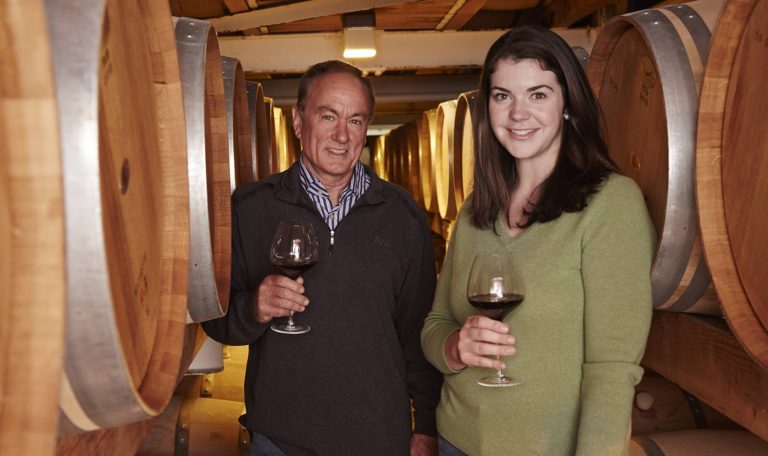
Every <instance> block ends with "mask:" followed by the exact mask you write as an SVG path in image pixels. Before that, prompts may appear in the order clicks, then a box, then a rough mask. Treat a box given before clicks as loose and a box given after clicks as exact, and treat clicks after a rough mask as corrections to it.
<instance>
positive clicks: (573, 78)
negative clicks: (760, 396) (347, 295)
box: [421, 26, 655, 456]
mask: <svg viewBox="0 0 768 456" xmlns="http://www.w3.org/2000/svg"><path fill="white" fill-rule="evenodd" d="M477 112H478V124H477V143H476V148H475V150H476V152H475V171H474V182H475V183H474V192H473V194H472V195H471V196H470V197H469V198H468V199H467V201H466V204H464V206H463V207H462V210H461V213H460V215H459V217H458V220H457V222H456V226H455V228H454V231H453V235H452V238H451V241H450V245H449V247H448V252H447V255H446V259H445V262H444V264H443V269H442V272H441V275H440V278H439V281H438V288H437V292H436V295H435V301H434V304H433V308H432V311H431V312H430V314H429V316H428V317H427V319H426V321H425V325H424V329H423V331H422V335H421V339H422V346H423V348H424V352H425V354H426V356H427V358H428V359H429V361H430V362H431V363H432V364H433V365H435V366H436V367H437V368H438V369H439V370H441V371H442V372H443V374H444V376H445V383H444V385H443V389H442V395H441V401H440V404H439V406H438V409H437V424H438V432H439V434H440V436H441V438H440V440H439V444H440V447H441V454H444V455H461V454H469V455H473V456H474V455H505V456H509V455H525V456H531V455H544V456H560V455H562V456H566V455H568V456H571V455H574V454H575V455H595V456H612V455H622V454H626V453H627V445H628V438H629V433H630V416H631V401H632V397H633V394H634V385H636V384H637V382H639V381H640V378H641V376H642V372H643V370H642V368H641V367H640V366H639V365H638V363H639V361H640V358H641V357H642V354H643V350H644V347H645V340H646V337H647V334H648V329H649V326H650V319H651V289H650V277H649V272H650V268H651V261H652V259H653V253H654V241H655V233H654V230H653V226H652V224H651V221H650V218H649V217H648V212H647V209H646V206H645V203H644V200H643V196H642V194H641V192H640V190H639V189H638V187H637V185H636V184H635V183H634V181H632V180H631V179H629V178H627V177H624V176H621V175H619V174H618V173H617V170H616V167H615V165H614V164H613V162H612V161H611V159H610V158H609V157H608V152H607V148H606V145H605V142H604V140H603V139H602V137H601V128H600V117H599V112H598V107H597V103H596V101H595V98H594V95H593V94H592V92H591V90H590V87H589V83H588V81H587V79H586V75H585V73H584V71H583V69H582V68H581V66H580V64H579V62H578V60H577V59H576V57H575V56H574V54H573V53H572V51H571V49H570V47H569V46H568V44H567V43H566V42H565V41H563V40H562V39H561V38H560V37H559V36H558V35H556V34H555V33H553V32H551V31H549V30H547V29H545V28H541V27H537V26H522V27H518V28H516V29H513V30H511V31H509V32H507V33H506V34H505V35H503V36H502V37H501V38H499V39H498V40H497V41H496V42H495V43H494V44H493V46H491V48H490V50H489V52H488V55H487V57H486V60H485V64H484V67H483V72H482V76H481V81H480V88H479V95H478V109H477ZM495 251H508V252H510V253H511V254H513V255H514V257H515V261H516V263H515V266H516V268H517V269H518V270H519V273H520V274H521V276H522V279H523V281H524V283H525V298H524V300H523V302H522V304H521V305H520V306H519V307H518V308H517V309H515V310H514V311H512V312H510V313H509V314H508V315H507V316H506V317H505V319H504V322H499V321H494V320H491V319H490V318H487V317H483V316H479V315H477V312H476V311H475V310H473V309H472V307H471V306H470V304H469V303H468V301H467V296H466V287H467V279H468V275H469V270H470V266H471V265H472V261H473V258H474V256H475V255H476V254H478V253H486V252H495ZM491 355H501V361H497V360H495V359H494V358H492V357H491ZM512 355H514V356H512ZM489 368H494V369H495V368H500V369H509V372H510V373H511V374H512V375H513V376H514V377H516V378H520V379H521V380H522V382H523V383H522V384H520V385H518V386H514V387H511V388H485V387H482V386H479V385H478V384H477V383H476V380H477V379H478V378H479V377H481V376H484V375H488V374H490V373H491V371H490V370H489Z"/></svg>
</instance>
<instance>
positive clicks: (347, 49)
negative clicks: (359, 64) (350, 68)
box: [344, 27, 376, 59]
mask: <svg viewBox="0 0 768 456" xmlns="http://www.w3.org/2000/svg"><path fill="white" fill-rule="evenodd" d="M371 57H376V29H374V28H373V27H354V28H345V29H344V58H345V59H370V58H371Z"/></svg>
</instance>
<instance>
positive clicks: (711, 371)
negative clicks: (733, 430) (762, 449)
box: [643, 310, 768, 440]
mask: <svg viewBox="0 0 768 456" xmlns="http://www.w3.org/2000/svg"><path fill="white" fill-rule="evenodd" d="M643 365H645V366H647V367H650V368H651V369H653V370H654V371H656V372H658V373H659V374H661V375H663V376H664V377H666V378H668V379H669V380H671V381H673V382H675V383H677V384H678V385H680V387H681V388H683V389H685V390H686V391H688V392H690V393H691V394H693V395H694V396H696V397H698V398H699V399H701V400H702V401H704V402H706V403H707V404H709V405H710V406H712V407H713V408H715V409H716V410H718V411H719V412H720V413H722V414H723V415H725V416H727V417H729V418H731V419H732V420H734V421H735V422H737V423H738V424H740V425H741V426H743V427H745V428H746V429H748V430H749V431H751V432H753V433H754V434H757V435H758V436H760V437H761V438H763V439H766V440H768V394H766V391H768V371H766V370H764V369H763V368H762V367H760V366H759V365H757V364H756V363H755V362H754V361H753V360H752V359H750V357H749V356H748V355H747V353H746V352H745V351H744V349H743V348H742V347H741V346H740V345H739V342H738V341H737V340H736V338H735V337H734V336H733V333H731V331H730V330H729V329H728V327H727V325H726V324H725V322H723V321H722V319H720V318H717V317H703V316H693V315H688V314H682V313H677V312H665V311H658V310H657V311H654V315H653V321H652V324H651V332H650V334H649V336H648V344H647V348H646V351H645V356H644V358H643Z"/></svg>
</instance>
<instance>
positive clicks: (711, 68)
mask: <svg viewBox="0 0 768 456" xmlns="http://www.w3.org/2000/svg"><path fill="white" fill-rule="evenodd" d="M766 20H768V5H767V4H766V2H760V1H748V0H732V1H729V2H727V3H726V5H725V8H724V9H723V12H722V14H721V19H720V23H719V24H718V27H717V30H716V32H715V35H714V36H713V40H712V46H711V49H710V57H709V61H708V63H707V69H706V72H705V74H704V83H703V88H702V94H701V105H700V110H699V124H698V131H699V135H698V137H697V160H696V185H697V200H698V206H699V217H700V219H701V229H702V239H703V244H704V250H705V253H706V256H707V262H708V264H709V267H710V271H711V273H712V279H713V282H714V284H715V288H716V290H717V294H718V296H719V298H720V300H721V302H722V307H723V312H724V314H725V316H726V317H727V320H728V323H729V325H730V326H731V328H732V329H733V331H734V334H735V335H736V337H737V338H738V340H739V341H740V342H741V344H742V345H743V346H744V347H745V349H746V350H747V352H748V353H749V354H750V355H751V356H752V357H753V358H754V359H755V360H756V361H757V362H758V363H760V364H761V365H762V366H764V367H767V368H768V330H766V325H767V324H768V316H767V315H766V313H767V312H768V301H766V299H768V295H767V294H766V291H765V290H766V287H765V274H766V271H768V263H767V262H766V259H765V258H761V257H760V255H765V254H766V252H768V247H767V246H766V242H765V232H766V231H765V230H766V228H767V227H768V216H767V215H766V212H765V210H764V208H765V197H766V195H768V186H766V182H765V180H766V176H768V159H766V157H765V152H766V151H767V150H768V133H767V132H766V129H765V128H755V124H754V121H755V119H756V118H760V116H761V115H762V112H763V111H764V109H765V105H766V102H768V94H767V92H768V91H766V88H768V84H766V82H765V78H763V77H759V76H757V75H758V74H760V73H756V72H755V71H766V68H768V57H766V52H765V50H766V46H768V39H766V38H765V37H766V36H768V32H766V27H765V24H766ZM761 69H762V70H761ZM740 123H742V124H743V125H740ZM761 230H762V231H761Z"/></svg>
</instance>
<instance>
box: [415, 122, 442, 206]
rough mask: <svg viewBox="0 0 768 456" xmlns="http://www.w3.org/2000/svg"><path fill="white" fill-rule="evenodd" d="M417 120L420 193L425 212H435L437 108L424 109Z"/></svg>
mask: <svg viewBox="0 0 768 456" xmlns="http://www.w3.org/2000/svg"><path fill="white" fill-rule="evenodd" d="M418 122H419V176H420V180H421V193H422V195H424V208H425V209H426V210H427V212H433V213H437V212H438V210H437V186H436V182H435V168H436V166H437V156H436V154H437V150H436V144H437V109H429V110H427V111H424V113H423V114H422V116H421V119H419V120H418Z"/></svg>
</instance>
